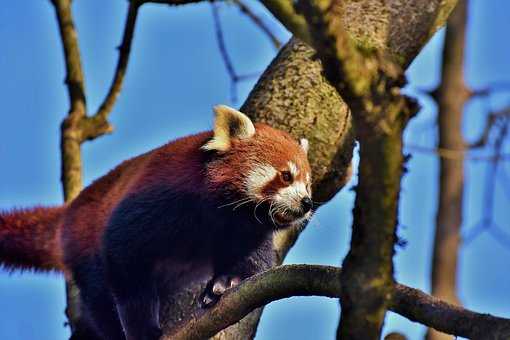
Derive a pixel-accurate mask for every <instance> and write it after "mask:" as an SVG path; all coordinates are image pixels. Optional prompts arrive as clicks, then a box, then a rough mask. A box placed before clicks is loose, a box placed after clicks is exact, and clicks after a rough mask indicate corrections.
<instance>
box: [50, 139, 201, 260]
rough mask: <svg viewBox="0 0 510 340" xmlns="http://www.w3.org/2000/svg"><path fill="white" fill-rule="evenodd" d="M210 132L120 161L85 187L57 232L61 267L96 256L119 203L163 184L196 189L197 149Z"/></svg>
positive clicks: (199, 161)
mask: <svg viewBox="0 0 510 340" xmlns="http://www.w3.org/2000/svg"><path fill="white" fill-rule="evenodd" d="M210 137H211V132H203V133H200V134H197V135H193V136H188V137H183V138H180V139H177V140H175V141H173V142H170V143H168V144H166V145H163V146H161V147H159V148H156V149H154V150H152V151H149V152H147V153H145V154H142V155H140V156H138V157H135V158H132V159H130V160H127V161H124V162H123V163H121V164H120V165H119V166H117V167H116V168H115V169H113V170H111V171H110V172H109V173H107V174H106V175H104V176H103V177H100V178H99V179H97V180H95V181H94V182H93V183H92V184H90V185H89V186H88V187H86V188H85V189H84V190H83V191H82V192H81V193H80V195H79V196H78V197H77V198H76V199H75V200H74V201H73V202H72V203H71V204H70V206H69V207H68V209H67V211H66V214H65V217H64V219H63V225H62V229H61V237H60V240H61V246H62V249H63V253H64V263H66V264H67V265H70V264H75V263H79V260H80V258H81V257H83V256H88V255H92V254H95V253H97V252H98V250H99V249H100V246H101V240H102V235H103V232H104V228H105V226H106V224H107V222H108V220H109V218H110V216H111V214H112V211H113V210H114V209H115V207H116V206H117V205H118V204H119V202H120V201H121V200H122V199H123V198H124V197H126V195H130V194H133V193H136V192H137V191H141V190H143V189H144V188H145V187H149V186H154V185H159V184H162V183H166V184H168V185H173V186H176V187H179V186H180V187H188V188H193V189H196V188H197V187H199V186H200V185H199V184H198V183H197V181H200V178H201V175H202V173H201V172H202V169H201V168H200V166H201V164H202V163H201V155H203V153H202V152H201V151H200V146H201V145H203V144H204V143H205V141H206V140H207V139H208V138H210Z"/></svg>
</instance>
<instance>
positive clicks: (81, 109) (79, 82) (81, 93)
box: [52, 0, 87, 119]
mask: <svg viewBox="0 0 510 340" xmlns="http://www.w3.org/2000/svg"><path fill="white" fill-rule="evenodd" d="M52 4H53V6H54V8H55V14H56V16H57V21H58V28H59V32H60V38H61V40H62V47H63V49H64V59H65V64H66V72H67V75H66V80H65V83H66V85H67V92H68V94H69V107H70V109H69V116H72V117H73V119H79V118H80V117H82V116H84V115H85V114H86V112H87V105H86V99H85V80H84V76H83V68H82V65H81V57H80V47H79V45H78V34H77V33H76V28H75V27H74V20H73V16H72V12H71V1H69V0H52Z"/></svg>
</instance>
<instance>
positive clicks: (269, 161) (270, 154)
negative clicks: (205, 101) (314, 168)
mask: <svg viewBox="0 0 510 340" xmlns="http://www.w3.org/2000/svg"><path fill="white" fill-rule="evenodd" d="M214 111H215V112H216V119H215V124H214V134H213V138H212V139H210V140H209V141H208V142H207V143H206V144H205V145H203V146H202V149H203V150H207V151H211V152H213V153H214V156H213V160H212V161H211V162H209V165H208V168H207V177H208V179H209V185H210V189H211V190H214V191H218V192H222V193H225V194H226V195H224V197H226V198H227V200H228V202H221V204H220V206H221V207H222V208H223V207H224V208H226V209H233V210H234V209H238V208H240V207H244V208H246V207H248V208H251V209H252V210H253V217H254V218H255V219H257V220H258V221H262V220H265V222H266V223H269V224H272V225H273V226H274V228H277V229H278V228H283V227H287V226H292V225H296V224H300V223H304V222H306V221H307V220H308V219H309V218H310V217H311V210H312V205H313V204H312V200H311V172H310V171H311V170H310V165H309V163H308V159H307V151H308V141H307V140H306V139H302V140H301V141H300V142H299V143H298V142H297V141H295V140H294V139H293V138H292V137H291V136H290V135H289V134H288V133H286V132H284V131H281V130H277V129H274V128H272V127H270V126H268V125H266V124H253V123H252V122H251V120H250V118H248V117H247V116H246V115H245V114H243V113H241V112H239V111H237V110H234V109H232V108H230V107H227V106H216V107H215V108H214ZM220 206H219V207H220Z"/></svg>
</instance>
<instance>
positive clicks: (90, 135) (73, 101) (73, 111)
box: [52, 0, 139, 338]
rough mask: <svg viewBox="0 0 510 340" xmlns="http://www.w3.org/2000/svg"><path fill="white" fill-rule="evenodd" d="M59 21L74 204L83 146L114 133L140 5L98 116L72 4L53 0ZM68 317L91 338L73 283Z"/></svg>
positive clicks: (133, 9) (134, 6)
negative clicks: (90, 101) (90, 112)
mask: <svg viewBox="0 0 510 340" xmlns="http://www.w3.org/2000/svg"><path fill="white" fill-rule="evenodd" d="M52 4H53V6H54V8H55V13H56V17H57V21H58V26H59V31H60V37H61V40H62V46H63V50H64V60H65V65H66V73H67V75H66V86H67V90H68V93H69V101H70V104H69V112H68V115H67V117H66V118H65V119H64V120H63V121H62V124H61V141H60V149H61V158H62V169H61V181H62V187H63V192H64V200H65V201H66V202H70V201H72V200H73V199H74V198H75V197H76V196H78V194H79V193H80V191H81V189H82V188H83V179H82V177H83V175H82V162H81V144H82V143H83V142H84V141H86V140H91V139H94V138H97V137H99V136H101V135H103V134H105V133H109V132H111V131H112V127H111V126H110V124H109V122H108V120H107V117H108V114H109V113H110V111H111V110H112V108H113V105H114V103H115V99H116V98H117V96H118V94H119V92H120V89H121V85H122V80H123V78H124V75H125V72H126V68H127V63H128V59H129V50H130V45H131V40H132V36H133V32H134V26H135V22H136V15H137V11H138V7H139V4H138V3H137V1H136V0H133V1H131V2H130V5H129V10H128V18H127V20H126V27H125V31H124V38H123V42H122V45H121V50H120V56H119V62H118V65H117V69H116V72H115V76H114V80H113V82H112V85H111V87H110V91H109V93H108V95H107V96H106V97H105V100H104V102H103V104H102V105H101V107H100V109H99V111H98V112H97V114H96V115H94V116H92V117H89V116H87V106H86V92H85V80H84V78H85V77H84V74H83V68H82V65H81V58H80V48H79V44H78V34H77V32H76V29H75V26H74V20H73V16H72V11H71V0H52ZM66 293H67V307H66V316H67V318H68V320H69V323H68V324H69V325H70V326H71V331H72V332H73V334H74V335H75V337H80V336H83V337H85V338H86V337H87V336H86V335H85V334H87V332H88V330H87V329H85V328H84V327H83V326H82V323H81V322H80V319H81V315H80V308H79V305H80V297H79V291H78V288H77V287H76V285H75V284H74V282H73V281H72V280H67V284H66Z"/></svg>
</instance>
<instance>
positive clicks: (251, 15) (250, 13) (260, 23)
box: [233, 0, 282, 49]
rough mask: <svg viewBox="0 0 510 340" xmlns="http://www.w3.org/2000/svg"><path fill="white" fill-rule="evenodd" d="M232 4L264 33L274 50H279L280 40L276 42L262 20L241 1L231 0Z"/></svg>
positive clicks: (274, 36)
mask: <svg viewBox="0 0 510 340" xmlns="http://www.w3.org/2000/svg"><path fill="white" fill-rule="evenodd" d="M233 2H234V3H235V4H236V5H237V6H238V7H239V9H240V10H241V12H243V13H244V14H245V15H246V16H247V17H248V18H250V19H251V21H253V23H254V24H255V25H256V26H257V27H259V28H260V29H261V30H262V32H264V33H265V34H266V35H267V37H268V38H269V40H271V42H272V43H273V46H274V47H275V48H276V49H280V47H281V46H282V43H281V42H280V40H278V38H277V37H276V35H274V33H273V32H272V31H271V29H269V27H267V25H266V24H265V23H264V22H263V21H262V19H261V18H259V17H258V16H257V15H256V14H255V13H254V12H253V11H252V10H251V8H250V7H248V6H247V5H246V4H245V3H244V2H243V1H242V0H233Z"/></svg>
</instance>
